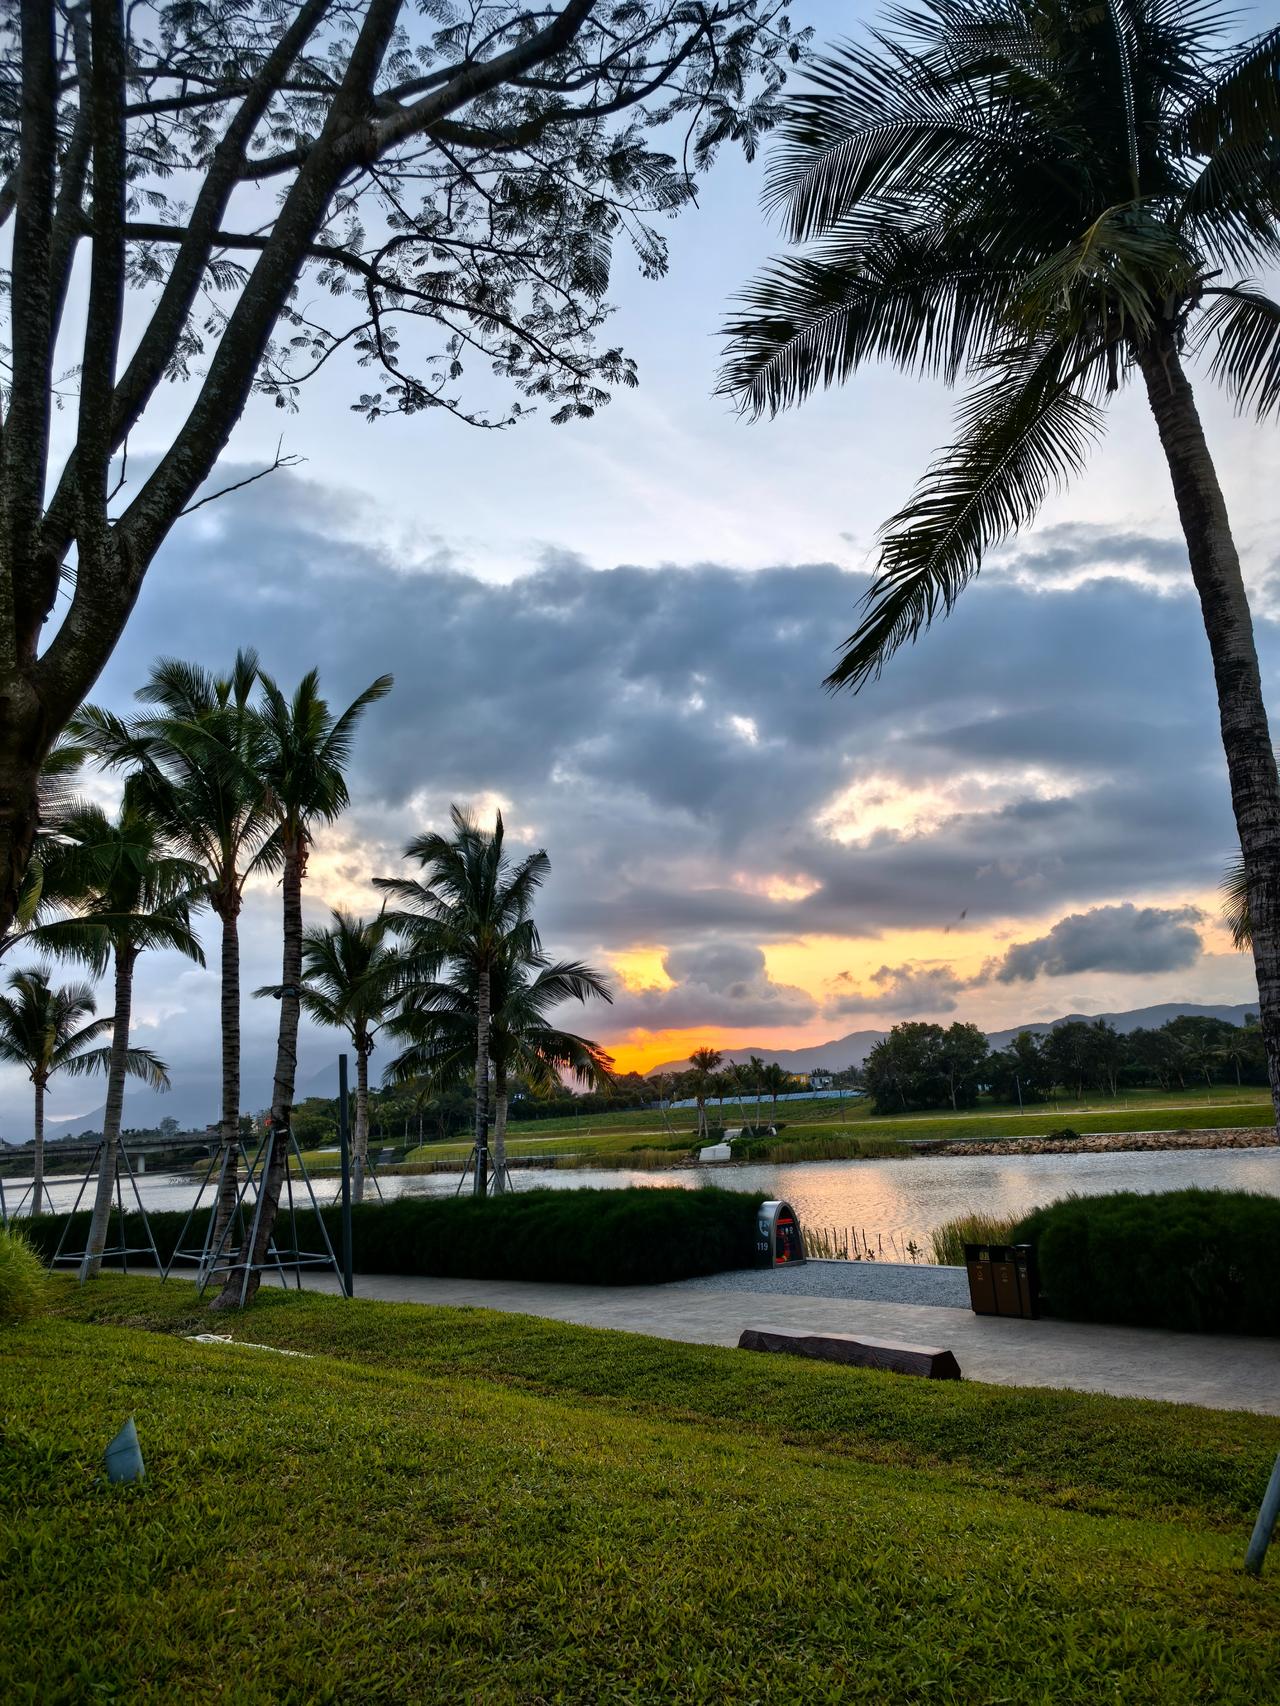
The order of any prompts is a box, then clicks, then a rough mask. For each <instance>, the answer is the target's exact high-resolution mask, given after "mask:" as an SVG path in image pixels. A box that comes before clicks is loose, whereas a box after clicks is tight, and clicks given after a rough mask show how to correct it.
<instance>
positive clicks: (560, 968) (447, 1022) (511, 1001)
mask: <svg viewBox="0 0 1280 1706" xmlns="http://www.w3.org/2000/svg"><path fill="white" fill-rule="evenodd" d="M489 995H490V1003H491V1014H490V1024H489V1058H490V1063H491V1066H492V1071H493V1102H494V1118H493V1191H494V1194H495V1195H499V1194H501V1192H502V1191H503V1190H504V1189H505V1188H506V1173H507V1150H506V1131H507V1107H508V1098H509V1092H510V1087H511V1084H512V1082H513V1081H514V1080H515V1079H517V1078H518V1079H523V1080H524V1082H525V1083H527V1084H528V1085H529V1086H530V1088H531V1089H533V1090H535V1091H537V1090H542V1091H549V1090H556V1089H558V1088H559V1087H560V1084H561V1075H562V1073H565V1072H568V1073H570V1074H571V1075H572V1076H573V1077H574V1079H576V1081H577V1082H578V1083H579V1084H580V1085H581V1086H582V1087H583V1089H590V1090H595V1089H600V1088H603V1087H604V1086H605V1085H606V1084H608V1083H609V1081H610V1077H611V1073H610V1066H611V1064H612V1063H611V1061H610V1058H609V1056H608V1055H607V1054H606V1053H605V1051H604V1050H603V1049H602V1048H601V1046H600V1044H599V1043H596V1042H592V1041H591V1039H590V1038H588V1037H580V1036H577V1035H576V1034H575V1033H574V1032H572V1031H565V1030H561V1029H560V1028H559V1027H558V1026H555V1025H552V1024H551V1023H550V1022H549V1015H550V1013H551V1012H552V1010H553V1009H554V1008H556V1007H558V1006H560V1005H562V1004H563V1003H564V1002H566V1001H587V1000H589V999H591V998H592V997H595V998H597V999H599V1000H601V1001H612V1000H613V995H612V992H611V991H610V989H609V985H608V982H607V980H606V979H605V978H604V976H603V975H602V974H601V973H600V972H598V971H594V970H593V969H592V968H591V967H590V966H587V965H583V964H582V963H581V961H578V960H564V961H560V962H558V963H557V964H554V965H552V964H547V963H545V962H541V963H539V962H535V963H533V964H530V963H529V962H528V961H526V960H525V959H523V958H522V957H521V956H520V955H519V954H516V955H513V956H512V957H510V958H509V959H506V960H503V961H501V962H499V963H498V964H497V965H495V966H494V967H493V968H492V969H491V972H490V983H489ZM476 996H477V989H476V983H475V980H474V978H468V980H467V981H466V982H465V983H462V984H438V985H435V986H433V987H431V988H430V989H429V990H427V991H423V992H419V993H418V994H416V995H415V996H412V997H411V998H410V1000H409V1001H408V1002H407V1003H406V1005H405V1008H404V1010H403V1011H402V1013H401V1014H400V1016H399V1017H398V1018H396V1019H394V1020H393V1021H392V1022H391V1026H390V1028H391V1030H392V1031H393V1032H395V1033H396V1034H398V1035H400V1036H403V1037H407V1038H409V1039H410V1042H409V1047H408V1048H406V1049H405V1050H404V1052H403V1053H402V1054H400V1055H399V1056H398V1057H397V1058H396V1059H395V1060H394V1061H392V1063H391V1065H390V1067H389V1068H388V1071H387V1077H388V1080H389V1081H390V1082H392V1083H407V1082H410V1081H412V1080H414V1079H425V1080H426V1081H427V1082H428V1083H429V1084H431V1085H433V1086H448V1085H450V1084H458V1083H460V1082H463V1081H465V1079H466V1078H467V1076H468V1075H469V1073H470V1071H471V1067H472V1064H473V1061H474V1055H475V1036H476V1017H477V1013H476V1010H477V1000H476Z"/></svg>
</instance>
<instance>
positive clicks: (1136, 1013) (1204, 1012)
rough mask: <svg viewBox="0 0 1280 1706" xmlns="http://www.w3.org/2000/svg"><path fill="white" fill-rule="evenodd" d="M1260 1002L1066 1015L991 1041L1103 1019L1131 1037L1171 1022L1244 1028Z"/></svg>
mask: <svg viewBox="0 0 1280 1706" xmlns="http://www.w3.org/2000/svg"><path fill="white" fill-rule="evenodd" d="M1257 1012H1258V1003H1257V1002H1256V1001H1246V1002H1245V1003H1244V1004H1243V1005H1242V1006H1240V1007H1198V1006H1196V1004H1195V1003H1194V1002H1192V1001H1183V1002H1178V1001H1165V1002H1162V1003H1161V1004H1160V1005H1159V1006H1158V1007H1133V1008H1130V1010H1129V1011H1128V1012H1127V1013H1066V1014H1064V1015H1063V1017H1062V1018H1061V1019H1050V1020H1048V1021H1047V1022H1045V1023H1039V1024H1034V1025H1015V1026H1014V1027H1013V1029H1012V1030H1011V1031H990V1032H988V1040H989V1041H990V1043H991V1046H992V1048H1004V1046H1005V1044H1006V1043H1011V1042H1012V1041H1013V1039H1014V1038H1015V1037H1016V1036H1017V1035H1018V1034H1019V1033H1020V1032H1022V1031H1031V1032H1033V1033H1034V1034H1035V1035H1036V1036H1038V1037H1042V1036H1044V1034H1045V1032H1046V1031H1056V1030H1057V1028H1058V1026H1059V1025H1069V1024H1071V1022H1072V1021H1073V1020H1081V1019H1082V1020H1083V1021H1084V1022H1085V1024H1088V1025H1092V1024H1095V1023H1096V1022H1097V1021H1098V1020H1099V1019H1103V1020H1105V1021H1106V1023H1107V1024H1108V1025H1112V1026H1114V1028H1115V1029H1116V1030H1117V1031H1119V1032H1120V1034H1121V1036H1127V1035H1128V1033H1129V1032H1130V1031H1141V1030H1159V1028H1160V1026H1161V1025H1167V1024H1168V1023H1169V1021H1170V1019H1181V1018H1190V1019H1224V1020H1225V1021H1226V1022H1227V1024H1228V1025H1243V1024H1244V1021H1245V1015H1246V1013H1252V1014H1254V1016H1255V1017H1256V1016H1257Z"/></svg>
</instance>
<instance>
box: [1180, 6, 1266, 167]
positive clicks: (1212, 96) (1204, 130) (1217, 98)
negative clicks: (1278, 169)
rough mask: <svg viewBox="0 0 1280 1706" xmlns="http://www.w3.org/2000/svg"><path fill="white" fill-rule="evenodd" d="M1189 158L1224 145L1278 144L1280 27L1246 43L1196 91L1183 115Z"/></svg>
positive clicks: (1182, 131) (1213, 150)
mask: <svg viewBox="0 0 1280 1706" xmlns="http://www.w3.org/2000/svg"><path fill="white" fill-rule="evenodd" d="M1179 132H1180V134H1181V137H1182V138H1183V142H1184V146H1185V148H1186V151H1187V152H1188V153H1189V154H1193V155H1199V156H1204V155H1212V154H1214V153H1216V152H1217V150H1218V149H1219V148H1220V147H1221V146H1222V145H1223V144H1224V143H1225V142H1257V143H1263V144H1265V143H1268V142H1274V140H1275V138H1276V136H1277V134H1280V27H1277V28H1273V29H1270V30H1266V31H1264V32H1263V33H1262V34H1261V35H1258V36H1254V37H1253V39H1252V40H1251V41H1248V42H1245V43H1244V44H1243V46H1241V47H1239V48H1237V49H1236V50H1235V52H1234V53H1232V54H1231V55H1230V57H1229V58H1228V59H1227V60H1226V61H1225V63H1224V64H1223V65H1221V66H1220V67H1219V68H1218V70H1217V73H1216V75H1214V76H1213V77H1211V78H1210V79H1208V80H1207V82H1206V83H1205V84H1204V85H1203V86H1202V87H1200V88H1199V89H1197V90H1196V92H1195V94H1194V95H1193V96H1192V98H1191V99H1190V100H1188V101H1187V103H1186V105H1185V106H1184V108H1183V110H1182V112H1181V114H1180V115H1179Z"/></svg>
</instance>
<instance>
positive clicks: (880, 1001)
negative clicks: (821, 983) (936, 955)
mask: <svg viewBox="0 0 1280 1706" xmlns="http://www.w3.org/2000/svg"><path fill="white" fill-rule="evenodd" d="M973 983H974V979H972V978H966V977H962V976H960V975H959V974H958V973H957V972H956V971H955V969H954V968H953V967H952V966H947V965H924V964H921V963H920V962H919V961H913V962H910V963H908V964H904V965H898V966H881V967H880V969H879V971H875V972H872V974H871V984H872V987H871V988H870V989H856V988H850V989H849V991H848V993H847V994H843V995H839V996H837V997H836V998H835V1000H833V1001H829V1002H828V1003H827V1005H826V1006H825V1007H824V1008H823V1012H824V1013H826V1014H829V1015H830V1016H831V1017H833V1018H835V1017H837V1016H839V1017H843V1016H845V1015H847V1014H850V1013H882V1014H891V1015H892V1016H893V1017H894V1018H899V1019H910V1018H913V1017H914V1016H915V1015H916V1014H918V1013H954V1012H955V1010H956V1008H957V1007H958V1006H959V1002H958V1000H957V999H956V998H957V996H958V995H959V994H960V992H961V990H964V989H969V988H972V986H973Z"/></svg>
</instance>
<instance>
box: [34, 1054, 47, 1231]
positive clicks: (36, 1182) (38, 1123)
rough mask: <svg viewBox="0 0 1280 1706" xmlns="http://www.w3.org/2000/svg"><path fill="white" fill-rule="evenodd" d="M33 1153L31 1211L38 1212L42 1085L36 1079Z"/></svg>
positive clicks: (41, 1186)
mask: <svg viewBox="0 0 1280 1706" xmlns="http://www.w3.org/2000/svg"><path fill="white" fill-rule="evenodd" d="M35 1082H36V1125H35V1134H34V1135H35V1144H34V1149H35V1155H34V1158H33V1162H32V1167H31V1212H32V1214H39V1213H40V1207H41V1204H42V1203H43V1202H44V1195H45V1192H44V1085H43V1084H42V1083H41V1082H40V1080H39V1079H38V1078H37V1079H36V1081H35Z"/></svg>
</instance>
